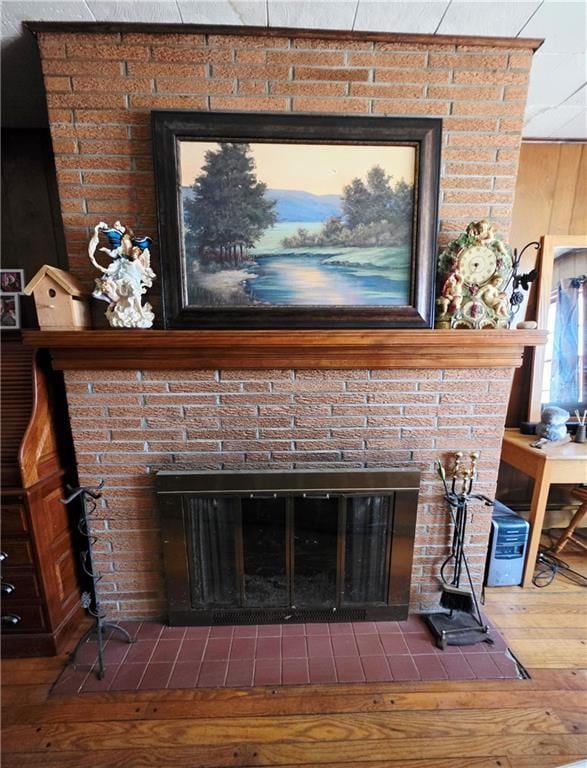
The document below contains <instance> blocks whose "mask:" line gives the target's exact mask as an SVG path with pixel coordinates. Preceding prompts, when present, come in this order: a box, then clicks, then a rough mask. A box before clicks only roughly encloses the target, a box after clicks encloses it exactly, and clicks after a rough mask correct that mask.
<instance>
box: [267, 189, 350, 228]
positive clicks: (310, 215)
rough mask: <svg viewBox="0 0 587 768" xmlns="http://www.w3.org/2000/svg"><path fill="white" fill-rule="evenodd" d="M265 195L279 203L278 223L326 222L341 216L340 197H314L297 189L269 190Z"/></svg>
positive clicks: (277, 208) (277, 206)
mask: <svg viewBox="0 0 587 768" xmlns="http://www.w3.org/2000/svg"><path fill="white" fill-rule="evenodd" d="M265 194H266V196H267V197H268V198H269V200H275V202H276V203H277V205H276V208H275V210H276V211H277V221H325V220H326V219H329V218H330V217H331V216H340V215H341V206H340V197H339V196H338V195H313V194H312V193H311V192H301V191H298V190H295V189H268V190H267V192H266V193H265Z"/></svg>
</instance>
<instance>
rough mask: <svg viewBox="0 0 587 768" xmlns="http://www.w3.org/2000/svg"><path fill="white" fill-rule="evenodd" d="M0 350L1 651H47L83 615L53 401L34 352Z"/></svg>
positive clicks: (11, 340)
mask: <svg viewBox="0 0 587 768" xmlns="http://www.w3.org/2000/svg"><path fill="white" fill-rule="evenodd" d="M2 352H3V355H2V357H3V363H2V385H3V386H2V459H3V461H2V479H3V490H2V496H1V514H2V539H1V543H0V549H1V554H0V558H1V559H2V580H1V583H0V588H1V591H2V610H1V620H2V653H3V655H4V656H37V655H52V654H56V653H59V652H60V650H61V648H62V646H63V644H64V642H65V641H66V639H67V636H68V634H69V633H70V632H71V631H72V630H73V629H74V628H75V627H76V626H77V624H78V623H79V621H80V620H81V619H82V617H83V610H82V608H81V607H80V592H79V587H78V578H77V567H76V560H77V557H76V554H75V549H74V542H73V535H72V525H71V520H70V517H69V515H70V514H71V512H70V511H69V510H68V508H66V507H65V506H64V505H63V504H62V503H61V501H60V500H61V499H62V498H63V496H64V495H65V488H64V486H65V482H66V476H67V472H68V466H67V461H66V460H64V456H63V452H62V451H60V447H61V448H63V445H64V443H63V440H62V439H60V435H59V429H58V425H57V422H56V418H58V416H59V414H58V413H57V412H56V408H57V405H58V403H57V402H56V398H55V397H54V396H53V394H52V391H51V386H50V384H51V382H50V380H49V378H48V374H47V372H46V368H45V367H44V365H43V363H42V358H41V356H40V354H39V353H36V352H34V351H31V350H30V349H27V348H25V347H23V346H22V345H21V344H20V340H19V337H18V335H13V334H10V336H8V335H7V338H3V340H2Z"/></svg>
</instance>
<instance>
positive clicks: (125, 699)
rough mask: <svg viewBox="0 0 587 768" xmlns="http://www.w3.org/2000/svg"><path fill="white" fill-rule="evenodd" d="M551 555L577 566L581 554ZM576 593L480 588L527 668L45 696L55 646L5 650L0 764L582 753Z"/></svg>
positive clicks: (170, 765)
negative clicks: (505, 674) (36, 651)
mask: <svg viewBox="0 0 587 768" xmlns="http://www.w3.org/2000/svg"><path fill="white" fill-rule="evenodd" d="M564 559H565V560H566V561H567V562H568V563H569V564H570V565H571V566H572V567H574V568H577V569H580V570H581V571H582V572H584V573H586V574H587V558H585V557H580V556H578V555H571V554H570V553H567V552H565V558H564ZM586 597H587V590H585V588H582V587H580V586H577V585H575V584H572V583H571V582H569V581H567V580H566V579H564V578H563V577H562V576H560V575H559V576H557V578H556V580H555V582H554V583H553V584H552V585H551V586H550V587H547V588H545V589H536V588H531V589H527V590H522V589H519V588H511V589H510V588H502V589H494V590H490V591H488V594H487V600H486V611H487V613H488V615H489V616H490V617H491V619H492V620H493V621H494V622H495V624H496V625H497V626H498V627H499V628H500V629H501V631H502V632H503V634H504V636H505V637H506V640H507V641H508V643H509V645H510V647H511V648H512V650H513V651H514V653H515V654H516V655H517V657H518V658H519V659H520V661H521V662H522V663H523V664H524V665H525V667H526V668H527V669H528V670H529V672H530V674H531V675H532V679H531V680H519V681H518V680H515V681H499V680H497V681H473V682H462V683H456V682H442V681H438V682H433V683H410V684H408V683H366V684H354V685H333V686H311V687H303V686H300V687H287V688H255V689H240V690H239V689H219V690H189V691H188V690H179V691H145V692H138V693H100V694H84V695H83V696H81V697H80V696H78V697H59V698H58V697H52V698H50V699H48V693H49V689H50V685H51V683H52V682H53V681H54V680H55V678H56V677H57V675H58V673H59V671H60V669H61V668H62V666H63V664H64V661H65V657H61V658H41V659H20V660H9V661H5V662H4V664H3V682H2V713H3V717H2V721H3V766H4V768H17V767H18V768H28V767H30V768H33V767H34V768H38V767H39V766H43V768H135V767H136V768H188V766H189V768H219V767H220V766H279V768H293V766H306V768H309V767H310V766H316V767H319V768H335V767H336V768H341V767H342V768H362V767H364V768H384V767H385V768H496V767H497V768H558V767H559V766H562V765H565V764H568V763H571V762H574V761H578V760H580V759H582V758H583V759H584V758H585V757H586V756H587V669H586V668H587V601H586ZM586 765H587V763H586Z"/></svg>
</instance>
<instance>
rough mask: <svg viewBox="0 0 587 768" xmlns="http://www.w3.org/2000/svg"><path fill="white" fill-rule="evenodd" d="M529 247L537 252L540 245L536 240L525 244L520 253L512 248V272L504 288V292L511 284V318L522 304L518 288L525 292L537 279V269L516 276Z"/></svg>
mask: <svg viewBox="0 0 587 768" xmlns="http://www.w3.org/2000/svg"><path fill="white" fill-rule="evenodd" d="M531 247H533V248H534V250H535V251H539V250H540V243H539V242H538V241H537V240H533V241H532V242H531V243H527V244H526V245H525V246H524V247H523V248H522V250H521V251H520V253H518V251H517V249H516V248H514V252H513V259H512V272H511V275H510V276H509V279H508V281H507V283H506V286H505V288H504V290H507V289H508V288H509V286H510V283H511V286H512V295H511V296H510V307H511V316H512V318H513V317H514V315H516V314H517V313H518V312H519V311H520V307H521V305H522V304H523V303H524V294H523V293H522V291H521V290H520V287H521V288H522V289H523V290H524V291H527V290H528V289H529V288H530V283H533V282H534V280H536V278H537V277H538V270H537V269H531V270H530V272H526V273H525V274H523V275H519V274H518V269H519V267H520V262H521V261H522V256H523V255H524V253H525V252H526V250H527V249H528V248H531Z"/></svg>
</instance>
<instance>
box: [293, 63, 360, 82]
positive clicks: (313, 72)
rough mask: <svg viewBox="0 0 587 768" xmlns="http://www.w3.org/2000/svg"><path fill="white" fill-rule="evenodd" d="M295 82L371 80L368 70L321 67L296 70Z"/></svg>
mask: <svg viewBox="0 0 587 768" xmlns="http://www.w3.org/2000/svg"><path fill="white" fill-rule="evenodd" d="M294 79H295V80H341V81H347V80H348V81H352V80H355V81H364V80H368V79H369V70H368V69H345V68H342V67H339V68H336V69H334V68H333V69H326V68H320V67H303V66H296V67H295V68H294Z"/></svg>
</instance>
